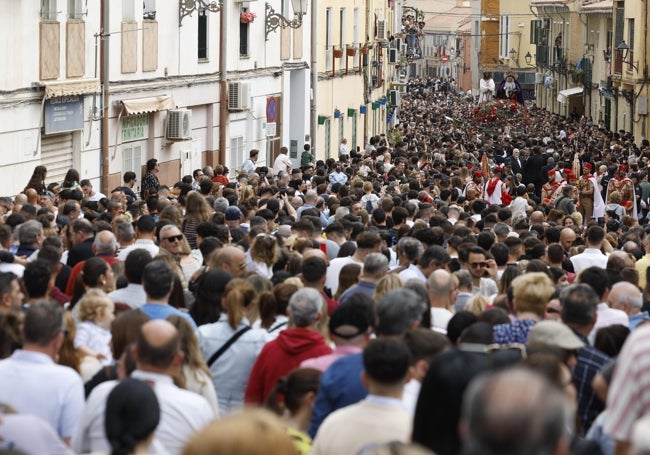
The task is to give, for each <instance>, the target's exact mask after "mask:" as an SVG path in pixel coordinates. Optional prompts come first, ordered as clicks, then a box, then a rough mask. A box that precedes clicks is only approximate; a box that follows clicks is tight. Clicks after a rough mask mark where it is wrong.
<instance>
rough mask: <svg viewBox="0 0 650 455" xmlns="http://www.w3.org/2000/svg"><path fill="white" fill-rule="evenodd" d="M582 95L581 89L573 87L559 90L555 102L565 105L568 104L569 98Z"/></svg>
mask: <svg viewBox="0 0 650 455" xmlns="http://www.w3.org/2000/svg"><path fill="white" fill-rule="evenodd" d="M581 93H582V87H573V88H569V89H566V90H561V91H560V93H558V95H557V100H558V101H559V102H560V103H563V104H566V103H568V102H569V97H570V96H573V95H578V94H581Z"/></svg>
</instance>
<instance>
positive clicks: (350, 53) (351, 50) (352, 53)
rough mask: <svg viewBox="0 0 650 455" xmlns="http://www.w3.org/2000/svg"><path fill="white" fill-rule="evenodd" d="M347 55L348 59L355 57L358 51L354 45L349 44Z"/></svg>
mask: <svg viewBox="0 0 650 455" xmlns="http://www.w3.org/2000/svg"><path fill="white" fill-rule="evenodd" d="M345 53H346V55H347V56H348V57H354V56H355V55H356V54H357V49H356V48H355V47H354V46H353V45H352V44H348V45H347V47H346V48H345Z"/></svg>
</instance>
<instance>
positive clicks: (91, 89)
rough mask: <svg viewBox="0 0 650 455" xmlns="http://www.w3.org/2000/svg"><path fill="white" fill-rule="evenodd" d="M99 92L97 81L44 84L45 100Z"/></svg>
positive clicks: (86, 80)
mask: <svg viewBox="0 0 650 455" xmlns="http://www.w3.org/2000/svg"><path fill="white" fill-rule="evenodd" d="M100 92H101V85H100V84H99V79H83V80H73V81H62V82H52V83H46V84H45V98H47V99H49V98H60V97H62V96H73V95H85V94H87V93H100Z"/></svg>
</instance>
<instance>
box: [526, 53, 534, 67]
mask: <svg viewBox="0 0 650 455" xmlns="http://www.w3.org/2000/svg"><path fill="white" fill-rule="evenodd" d="M524 60H526V65H530V62H532V61H533V56H532V55H530V51H528V52H526V55H524Z"/></svg>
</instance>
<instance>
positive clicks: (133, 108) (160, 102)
mask: <svg viewBox="0 0 650 455" xmlns="http://www.w3.org/2000/svg"><path fill="white" fill-rule="evenodd" d="M121 103H122V106H124V114H125V115H138V114H148V113H150V112H158V111H166V110H169V109H174V107H176V106H175V105H174V100H173V99H172V97H171V95H159V96H151V97H148V98H136V99H133V100H122V101H121Z"/></svg>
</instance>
